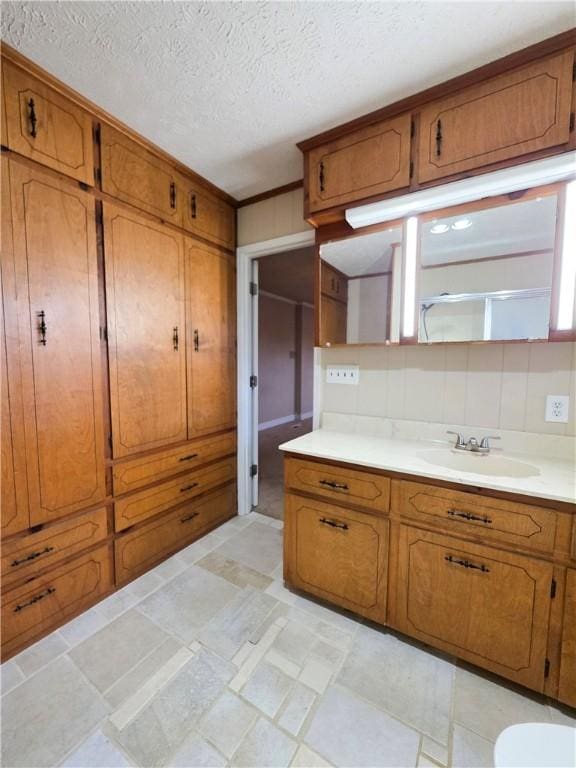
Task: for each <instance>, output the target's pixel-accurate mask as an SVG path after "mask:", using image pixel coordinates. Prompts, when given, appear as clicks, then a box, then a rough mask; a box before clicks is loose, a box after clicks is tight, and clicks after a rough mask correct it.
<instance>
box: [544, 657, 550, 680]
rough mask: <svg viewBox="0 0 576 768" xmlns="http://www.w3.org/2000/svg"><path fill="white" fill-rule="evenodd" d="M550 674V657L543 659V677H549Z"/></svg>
mask: <svg viewBox="0 0 576 768" xmlns="http://www.w3.org/2000/svg"><path fill="white" fill-rule="evenodd" d="M549 675H550V659H546V660H545V661H544V677H549Z"/></svg>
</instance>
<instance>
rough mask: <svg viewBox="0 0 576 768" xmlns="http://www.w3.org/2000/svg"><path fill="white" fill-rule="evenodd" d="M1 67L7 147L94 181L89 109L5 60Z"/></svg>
mask: <svg viewBox="0 0 576 768" xmlns="http://www.w3.org/2000/svg"><path fill="white" fill-rule="evenodd" d="M2 70H3V79H4V99H5V104H6V132H7V133H6V138H5V139H4V140H5V141H6V143H7V144H8V147H9V148H10V149H13V150H14V151H15V152H18V154H20V155H24V156H25V157H30V158H31V159H32V160H35V161H36V162H37V163H42V165H46V166H48V167H49V168H53V169H54V170H56V171H60V172H61V173H65V174H66V175H67V176H72V178H74V179H78V181H83V182H85V183H86V184H90V185H93V184H94V149H93V139H92V118H91V117H90V115H89V114H88V113H87V112H84V110H82V109H80V107H77V106H76V105H75V104H74V103H73V102H71V101H69V100H68V99H66V98H65V97H64V96H61V95H60V94H59V93H58V92H57V91H55V90H53V89H52V88H49V87H48V86H47V85H44V84H43V83H41V82H40V81H39V80H36V79H35V78H34V77H32V76H31V75H29V74H27V73H26V72H24V71H23V70H21V69H19V68H18V67H15V66H13V65H12V64H10V63H9V62H4V63H3V66H2Z"/></svg>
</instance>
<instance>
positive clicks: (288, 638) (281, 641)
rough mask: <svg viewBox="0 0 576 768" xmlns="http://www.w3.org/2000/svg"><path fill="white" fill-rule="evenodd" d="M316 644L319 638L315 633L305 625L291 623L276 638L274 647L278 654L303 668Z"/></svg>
mask: <svg viewBox="0 0 576 768" xmlns="http://www.w3.org/2000/svg"><path fill="white" fill-rule="evenodd" d="M316 642H317V637H316V635H315V634H314V632H313V631H311V630H310V629H308V628H307V627H306V626H304V624H300V623H298V622H296V621H289V622H288V624H287V625H286V627H285V628H284V629H283V630H282V632H281V633H280V634H279V635H278V637H277V638H276V641H275V643H274V646H273V647H274V650H275V651H276V652H277V653H280V654H281V655H282V656H285V657H286V658H287V659H288V660H289V661H292V662H293V663H294V664H298V665H299V666H302V665H303V664H304V661H305V660H306V658H307V656H308V654H309V653H310V650H311V649H312V646H313V645H314V644H315V643H316Z"/></svg>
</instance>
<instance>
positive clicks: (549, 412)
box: [545, 395, 570, 422]
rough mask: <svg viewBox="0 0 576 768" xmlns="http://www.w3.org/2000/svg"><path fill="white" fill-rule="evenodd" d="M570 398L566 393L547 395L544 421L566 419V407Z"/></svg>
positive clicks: (564, 420) (563, 420) (565, 420)
mask: <svg viewBox="0 0 576 768" xmlns="http://www.w3.org/2000/svg"><path fill="white" fill-rule="evenodd" d="M569 405H570V398H569V397H568V395H547V397H546V416H545V419H546V421H561V422H567V421H568V407H569Z"/></svg>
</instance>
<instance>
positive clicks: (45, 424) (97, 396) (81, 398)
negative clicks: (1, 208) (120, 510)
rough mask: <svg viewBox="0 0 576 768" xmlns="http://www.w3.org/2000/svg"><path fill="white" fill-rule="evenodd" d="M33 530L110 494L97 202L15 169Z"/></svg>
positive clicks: (14, 214)
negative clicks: (106, 478) (106, 465)
mask: <svg viewBox="0 0 576 768" xmlns="http://www.w3.org/2000/svg"><path fill="white" fill-rule="evenodd" d="M9 168H10V191H11V200H12V220H13V228H14V254H15V263H16V270H17V288H16V291H17V297H18V323H19V329H20V349H21V352H22V387H23V405H24V418H25V435H26V454H27V470H28V493H29V498H30V523H31V525H38V524H40V523H45V522H48V521H49V520H54V519H56V518H58V517H61V516H62V515H65V514H68V513H69V512H73V511H75V510H77V509H81V508H82V507H87V506H89V505H92V504H96V503H99V502H100V501H102V500H103V499H104V496H105V484H104V421H103V410H102V400H103V390H102V375H101V368H100V338H99V311H98V286H97V279H98V278H97V261H96V225H95V218H94V206H95V203H94V199H93V197H91V196H90V195H88V194H86V193H85V192H82V191H81V190H77V189H74V188H73V187H71V186H69V185H68V184H63V183H61V182H58V181H57V180H55V179H54V178H52V177H51V176H48V175H46V174H44V173H41V172H39V171H36V170H32V169H31V168H27V167H23V166H21V165H19V164H17V163H10V166H9Z"/></svg>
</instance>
